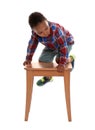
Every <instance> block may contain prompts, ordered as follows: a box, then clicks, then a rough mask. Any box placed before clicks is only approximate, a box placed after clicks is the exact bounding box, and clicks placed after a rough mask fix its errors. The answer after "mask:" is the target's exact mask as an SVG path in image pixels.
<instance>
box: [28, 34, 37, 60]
mask: <svg viewBox="0 0 95 130" xmlns="http://www.w3.org/2000/svg"><path fill="white" fill-rule="evenodd" d="M37 45H38V38H37V35H36V34H35V33H33V32H32V36H31V39H30V40H29V42H28V47H27V55H26V60H29V61H32V57H33V55H34V52H35V50H36V48H37Z"/></svg>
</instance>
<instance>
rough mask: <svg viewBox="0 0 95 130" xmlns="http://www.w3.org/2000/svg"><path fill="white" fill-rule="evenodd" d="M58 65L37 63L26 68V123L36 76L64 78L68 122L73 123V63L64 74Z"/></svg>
mask: <svg viewBox="0 0 95 130" xmlns="http://www.w3.org/2000/svg"><path fill="white" fill-rule="evenodd" d="M57 65H58V64H57V63H43V62H36V63H31V65H27V66H25V68H24V69H25V70H26V109H25V121H27V120H28V115H29V112H30V104H31V98H32V91H33V81H34V76H63V77H64V88H65V99H66V106H67V114H68V121H71V106H70V71H71V69H72V65H71V63H68V64H67V65H66V67H65V69H64V71H63V72H58V71H57V68H56V67H57Z"/></svg>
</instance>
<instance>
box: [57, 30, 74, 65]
mask: <svg viewBox="0 0 95 130" xmlns="http://www.w3.org/2000/svg"><path fill="white" fill-rule="evenodd" d="M57 42H58V46H59V55H60V58H59V64H61V65H63V66H65V65H66V63H67V59H68V45H73V44H74V39H73V36H72V35H71V34H70V32H69V31H67V30H65V29H64V28H63V29H62V30H61V29H58V38H57Z"/></svg>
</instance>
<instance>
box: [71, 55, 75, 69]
mask: <svg viewBox="0 0 95 130" xmlns="http://www.w3.org/2000/svg"><path fill="white" fill-rule="evenodd" d="M70 57H71V59H72V62H71V64H72V70H73V69H74V62H75V55H70Z"/></svg>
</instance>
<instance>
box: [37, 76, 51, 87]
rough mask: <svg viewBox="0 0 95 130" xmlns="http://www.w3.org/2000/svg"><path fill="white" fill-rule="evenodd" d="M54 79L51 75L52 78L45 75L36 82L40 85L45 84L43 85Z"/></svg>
mask: <svg viewBox="0 0 95 130" xmlns="http://www.w3.org/2000/svg"><path fill="white" fill-rule="evenodd" d="M52 80H53V78H52V77H51V78H48V77H43V78H41V79H40V80H38V81H37V83H36V84H37V85H38V86H43V85H45V84H46V83H48V82H50V81H52Z"/></svg>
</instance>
